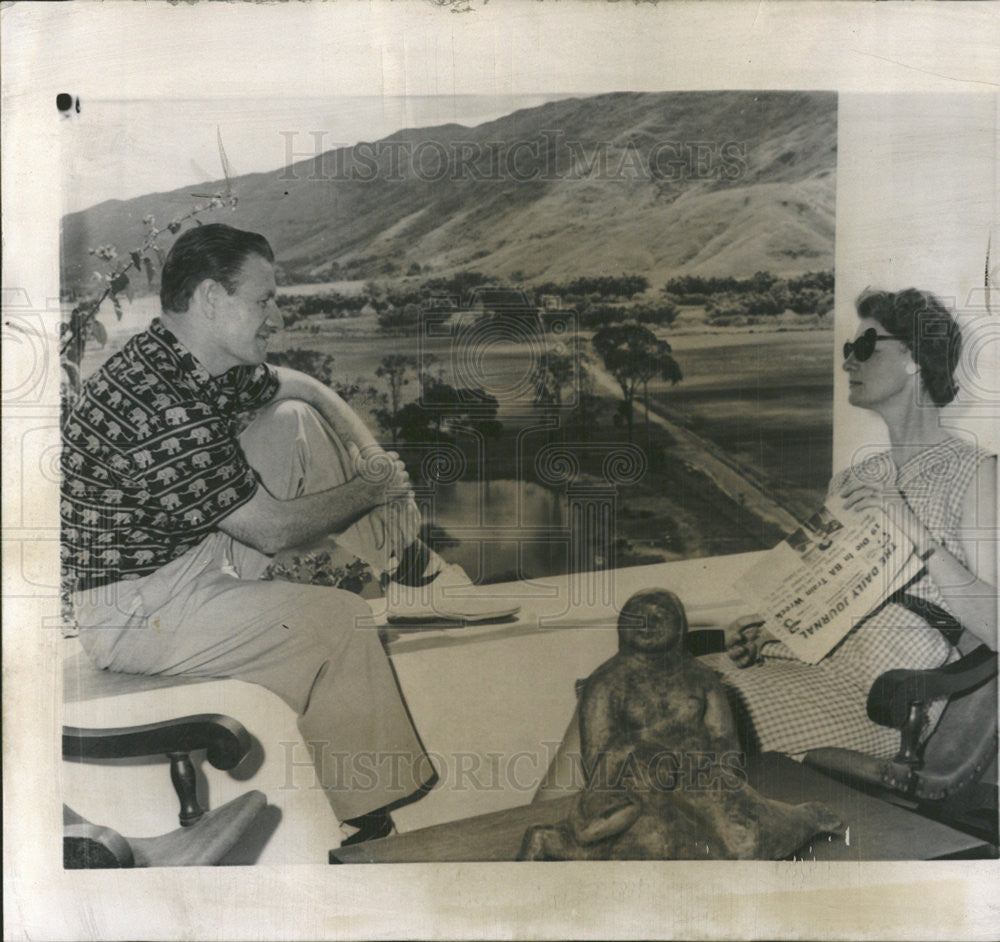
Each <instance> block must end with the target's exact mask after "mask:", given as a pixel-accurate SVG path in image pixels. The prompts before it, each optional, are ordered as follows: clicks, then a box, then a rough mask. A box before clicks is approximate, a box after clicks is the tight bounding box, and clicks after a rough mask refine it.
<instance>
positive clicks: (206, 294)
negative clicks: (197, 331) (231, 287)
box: [192, 278, 228, 320]
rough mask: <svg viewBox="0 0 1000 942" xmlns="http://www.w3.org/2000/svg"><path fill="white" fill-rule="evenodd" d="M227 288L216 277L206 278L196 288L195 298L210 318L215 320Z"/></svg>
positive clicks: (202, 310) (200, 308) (199, 306)
mask: <svg viewBox="0 0 1000 942" xmlns="http://www.w3.org/2000/svg"><path fill="white" fill-rule="evenodd" d="M226 294H228V292H227V291H226V289H225V288H224V287H223V286H222V285H221V284H220V283H219V282H217V281H216V280H215V279H214V278H206V279H205V280H204V281H202V282H201V283H200V284H199V285H198V287H197V288H195V289H194V295H193V296H192V297H193V300H194V301H195V302H196V303H197V305H198V308H199V310H201V312H202V313H203V314H204V315H205V317H206V318H208V320H214V319H215V317H216V314H217V313H218V309H219V302H220V301H221V300H222V296H223V295H226Z"/></svg>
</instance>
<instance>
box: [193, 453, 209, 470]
mask: <svg viewBox="0 0 1000 942" xmlns="http://www.w3.org/2000/svg"><path fill="white" fill-rule="evenodd" d="M191 463H192V464H193V465H194V466H195V467H196V468H207V467H208V466H209V465H210V464H211V463H212V459H211V458H209V456H208V455H206V454H205V453H204V452H200V453H199V454H197V455H195V456H194V457H193V458H192V459H191Z"/></svg>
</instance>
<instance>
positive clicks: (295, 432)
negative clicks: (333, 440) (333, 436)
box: [241, 399, 326, 451]
mask: <svg viewBox="0 0 1000 942" xmlns="http://www.w3.org/2000/svg"><path fill="white" fill-rule="evenodd" d="M325 426H326V423H325V421H324V420H323V417H322V416H321V415H320V414H319V413H318V412H317V411H316V410H315V409H314V408H313V407H312V406H311V405H309V403H307V402H303V401H302V400H301V399H282V400H281V401H280V402H273V403H271V405H269V406H265V407H264V408H263V409H261V410H260V412H259V413H257V416H256V417H255V418H254V420H253V421H252V422H251V423H250V424H249V425H248V426H247V427H246V429H245V430H244V432H243V434H242V436H241V441H242V442H243V445H244V451H245V450H246V447H247V444H248V443H250V444H251V445H252V444H255V443H256V442H257V441H258V440H263V441H266V442H267V443H268V445H269V447H274V444H275V443H277V442H280V443H282V444H285V445H288V446H291V445H292V444H294V443H295V442H297V441H300V440H306V439H308V438H309V436H310V434H311V433H312V432H313V431H314V430H316V429H319V428H324V427H325Z"/></svg>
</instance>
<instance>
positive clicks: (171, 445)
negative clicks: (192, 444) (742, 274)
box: [160, 438, 181, 455]
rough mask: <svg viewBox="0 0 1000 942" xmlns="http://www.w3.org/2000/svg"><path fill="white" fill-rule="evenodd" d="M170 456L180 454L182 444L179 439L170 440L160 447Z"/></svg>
mask: <svg viewBox="0 0 1000 942" xmlns="http://www.w3.org/2000/svg"><path fill="white" fill-rule="evenodd" d="M160 447H161V448H162V450H163V451H164V452H166V453H167V454H168V455H177V454H180V450H181V442H180V439H179V438H168V439H166V440H165V441H164V442H163V443H162V444H161V446H160Z"/></svg>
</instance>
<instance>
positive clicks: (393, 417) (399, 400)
mask: <svg viewBox="0 0 1000 942" xmlns="http://www.w3.org/2000/svg"><path fill="white" fill-rule="evenodd" d="M416 368H417V358H416V357H411V356H407V355H406V354H402V353H390V354H389V356H386V357H383V358H382V360H381V362H380V363H379V365H378V367H377V368H376V370H375V375H376V376H377V377H378V378H379V379H384V380H385V381H386V383H387V384H388V386H389V398H388V401H387V408H382V409H376V410H375V413H374V414H375V419H376V421H377V422H378V424H379V425H381V426H382V428H384V429H385V430H386V431H387V432H388V433H389V435H390V437H391V438H392V443H393V445H395V444H396V442H397V440H398V439H399V436H400V434H401V430H402V428H401V426H400V422H399V414H400V411H401V410H402V408H403V387H404V386H408V385H409V384H410V376H409V374H410V372H411V371H412V370H415V369H416Z"/></svg>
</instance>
